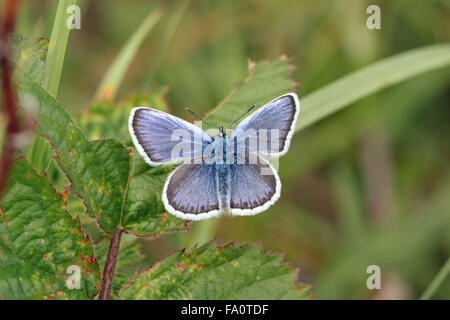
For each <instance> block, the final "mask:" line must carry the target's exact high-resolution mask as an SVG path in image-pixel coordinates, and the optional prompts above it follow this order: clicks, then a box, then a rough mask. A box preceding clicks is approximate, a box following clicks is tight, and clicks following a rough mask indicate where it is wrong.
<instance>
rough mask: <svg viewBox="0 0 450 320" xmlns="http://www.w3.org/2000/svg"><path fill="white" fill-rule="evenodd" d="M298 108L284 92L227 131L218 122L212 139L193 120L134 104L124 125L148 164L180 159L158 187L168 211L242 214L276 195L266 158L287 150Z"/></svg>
mask: <svg viewBox="0 0 450 320" xmlns="http://www.w3.org/2000/svg"><path fill="white" fill-rule="evenodd" d="M251 109H252V108H251ZM251 109H250V110H251ZM250 110H249V111H250ZM188 111H190V110H188ZM249 111H248V112H249ZM299 112H300V102H299V100H298V97H297V95H296V94H295V93H288V94H284V95H282V96H280V97H278V98H275V99H274V100H272V101H270V102H269V103H267V104H265V105H264V106H262V107H261V108H259V109H257V110H256V111H254V112H253V113H251V114H250V115H249V116H247V117H246V118H244V120H242V121H241V122H240V123H238V125H237V126H236V127H235V128H234V130H233V131H232V132H231V133H229V132H228V131H230V130H227V132H225V130H224V129H223V127H220V128H219V132H218V133H217V135H216V136H215V138H214V139H213V138H212V137H211V136H210V135H209V134H208V133H206V132H205V131H204V130H202V129H201V128H200V127H199V126H196V125H195V124H193V123H190V122H187V121H185V120H182V119H180V118H178V117H175V116H173V115H170V114H167V113H165V112H162V111H158V110H155V109H151V108H147V107H136V108H133V109H132V110H131V112H130V116H129V119H128V129H129V131H130V135H131V138H132V141H133V143H134V146H135V147H136V149H137V151H138V152H139V154H140V155H141V156H142V157H143V158H144V160H145V161H146V162H147V163H148V164H149V165H150V166H161V165H166V166H167V165H173V164H180V165H179V166H178V167H176V169H175V170H173V171H172V172H171V173H170V175H169V176H168V178H167V180H166V182H165V184H164V188H163V192H162V201H163V204H164V207H165V209H166V210H167V212H168V213H170V214H172V215H175V216H177V217H179V218H182V219H186V220H202V219H207V218H210V217H214V216H218V215H221V214H231V215H238V216H245V215H255V214H257V213H260V212H262V211H264V210H266V209H267V208H269V207H270V206H271V205H273V204H274V203H275V202H276V201H277V200H278V198H279V197H280V192H281V182H280V178H279V177H278V174H277V172H276V170H275V169H274V168H273V166H272V164H271V163H270V160H271V159H273V158H278V157H280V156H282V155H284V154H286V152H287V151H288V149H289V145H290V141H291V138H292V135H293V134H294V128H295V124H296V121H297V117H298V114H299ZM193 114H194V113H193ZM194 115H195V114H194ZM242 117H243V116H241V117H240V118H242ZM240 118H238V119H240ZM238 119H237V120H238ZM235 121H236V120H235ZM233 123H234V122H233Z"/></svg>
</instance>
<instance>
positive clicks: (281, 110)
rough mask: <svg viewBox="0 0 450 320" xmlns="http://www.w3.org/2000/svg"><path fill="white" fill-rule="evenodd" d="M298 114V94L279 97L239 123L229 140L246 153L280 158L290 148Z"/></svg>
mask: <svg viewBox="0 0 450 320" xmlns="http://www.w3.org/2000/svg"><path fill="white" fill-rule="evenodd" d="M299 112H300V102H299V100H298V97H297V95H296V94H295V93H288V94H285V95H282V96H280V97H278V98H276V99H274V100H272V101H270V102H269V103H267V104H265V105H264V106H262V107H261V108H259V109H258V110H256V111H255V112H253V113H252V114H251V115H250V116H248V117H247V118H245V119H244V120H243V121H242V122H241V123H239V124H238V125H237V126H236V128H235V129H234V131H233V133H232V134H231V136H230V139H231V141H234V143H237V144H238V145H240V146H242V148H245V150H246V152H257V153H260V154H262V155H268V156H271V157H279V156H282V155H284V154H286V152H287V151H288V149H289V145H290V142H291V138H292V135H293V134H294V128H295V123H296V121H297V117H298V114H299ZM252 141H253V143H252Z"/></svg>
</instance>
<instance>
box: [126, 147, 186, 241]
mask: <svg viewBox="0 0 450 320" xmlns="http://www.w3.org/2000/svg"><path fill="white" fill-rule="evenodd" d="M172 169H173V168H171V167H150V166H149V165H148V164H147V163H146V162H145V161H144V160H143V159H142V157H141V156H140V155H139V154H136V155H134V156H133V161H132V168H131V172H130V183H129V185H128V192H127V195H126V199H125V205H124V212H123V218H122V227H123V228H124V229H125V231H126V232H128V233H133V234H136V235H147V236H153V237H158V236H159V235H161V234H164V233H166V232H172V231H181V230H185V229H186V228H187V223H183V220H181V219H179V218H176V217H175V216H173V215H170V214H167V213H166V210H165V209H164V205H163V203H162V199H161V195H162V189H163V187H164V182H165V181H166V179H167V176H168V174H169V172H170V171H171V170H172ZM149 212H151V214H148V213H149Z"/></svg>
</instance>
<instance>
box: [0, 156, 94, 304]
mask: <svg viewBox="0 0 450 320" xmlns="http://www.w3.org/2000/svg"><path fill="white" fill-rule="evenodd" d="M0 212H1V213H2V220H1V222H0V230H1V241H0V299H1V298H3V299H6V298H7V299H30V298H34V299H36V298H38V299H53V298H58V299H89V298H92V297H93V296H95V294H96V293H97V285H98V282H99V269H98V264H97V261H96V259H95V258H94V257H93V250H92V244H91V241H90V240H89V238H88V236H87V235H85V234H84V232H83V230H82V229H81V226H80V222H79V220H78V219H77V220H74V219H72V217H71V216H70V215H69V213H68V212H67V211H66V204H65V202H64V198H63V196H62V195H61V194H59V193H57V192H56V191H55V190H54V189H53V187H52V186H51V184H50V183H49V181H48V179H47V178H46V177H40V176H39V175H38V174H37V173H36V172H35V171H34V170H33V169H32V168H31V165H30V164H29V163H28V162H27V161H26V160H25V159H24V158H21V159H19V160H17V161H16V163H15V164H14V167H13V170H12V172H11V174H10V177H9V182H8V187H7V190H6V192H5V195H4V197H3V199H2V202H1V210H0ZM69 266H77V267H79V268H80V275H81V282H80V286H81V288H80V289H69V288H68V287H67V285H66V283H67V281H70V276H71V274H68V273H67V268H68V267H69Z"/></svg>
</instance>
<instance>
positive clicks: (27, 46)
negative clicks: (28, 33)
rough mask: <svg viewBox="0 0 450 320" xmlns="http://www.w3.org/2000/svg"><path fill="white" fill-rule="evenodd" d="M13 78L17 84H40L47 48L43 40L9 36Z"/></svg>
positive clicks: (45, 41)
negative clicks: (27, 82)
mask: <svg viewBox="0 0 450 320" xmlns="http://www.w3.org/2000/svg"><path fill="white" fill-rule="evenodd" d="M10 41H11V47H12V48H13V61H14V64H15V70H14V76H15V78H16V81H17V82H19V83H20V82H25V81H31V82H36V83H42V81H43V80H44V74H45V73H44V60H45V56H46V53H47V48H48V43H49V42H48V40H47V39H45V38H39V39H32V38H26V37H23V36H22V35H19V34H14V35H12V36H11V39H10Z"/></svg>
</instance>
